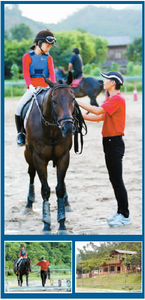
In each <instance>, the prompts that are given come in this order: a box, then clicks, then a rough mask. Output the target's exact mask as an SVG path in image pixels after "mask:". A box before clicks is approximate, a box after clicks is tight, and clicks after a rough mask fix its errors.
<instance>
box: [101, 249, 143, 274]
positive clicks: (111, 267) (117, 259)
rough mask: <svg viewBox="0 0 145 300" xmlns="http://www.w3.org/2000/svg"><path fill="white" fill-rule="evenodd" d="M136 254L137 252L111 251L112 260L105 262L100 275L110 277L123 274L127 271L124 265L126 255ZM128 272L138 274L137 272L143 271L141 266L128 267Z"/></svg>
mask: <svg viewBox="0 0 145 300" xmlns="http://www.w3.org/2000/svg"><path fill="white" fill-rule="evenodd" d="M133 254H136V252H135V251H126V252H125V250H117V249H114V250H113V251H111V254H110V256H111V257H112V260H110V261H108V262H104V263H103V264H102V266H101V268H100V269H99V270H98V275H107V274H108V275H110V274H118V273H123V272H124V271H125V265H124V264H123V262H124V260H125V255H127V256H128V255H133ZM126 269H127V272H128V273H132V272H136V271H137V270H141V266H140V265H137V266H136V265H129V264H128V265H127V266H126Z"/></svg>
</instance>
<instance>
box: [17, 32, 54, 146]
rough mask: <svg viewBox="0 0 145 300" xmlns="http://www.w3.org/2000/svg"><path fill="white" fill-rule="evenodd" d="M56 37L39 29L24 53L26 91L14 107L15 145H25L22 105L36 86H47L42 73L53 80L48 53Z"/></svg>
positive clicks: (52, 69)
mask: <svg viewBox="0 0 145 300" xmlns="http://www.w3.org/2000/svg"><path fill="white" fill-rule="evenodd" d="M55 43H56V38H55V37H54V34H53V33H52V32H51V31H50V30H49V29H45V30H41V31H39V32H38V33H37V35H36V37H35V39H34V44H33V45H32V46H31V47H29V48H30V49H31V50H30V51H28V52H27V53H25V54H24V56H23V60H22V64H23V76H24V79H25V82H26V85H27V91H26V93H25V94H24V95H23V96H22V98H21V99H20V101H19V103H18V104H17V107H16V112H15V123H16V128H17V132H18V135H17V145H18V146H24V145H25V134H24V133H23V130H22V124H21V111H22V108H23V106H24V105H25V104H26V103H27V101H28V100H30V99H31V97H32V95H33V93H34V92H35V88H36V87H38V86H39V87H47V86H48V84H47V83H46V82H45V81H44V78H43V75H45V77H47V78H48V79H51V81H53V82H55V81H56V80H55V71H54V65H53V58H52V57H51V56H50V55H49V50H50V48H51V46H55Z"/></svg>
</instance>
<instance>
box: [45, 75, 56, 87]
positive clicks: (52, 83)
mask: <svg viewBox="0 0 145 300" xmlns="http://www.w3.org/2000/svg"><path fill="white" fill-rule="evenodd" d="M42 76H43V78H44V80H45V82H46V83H47V84H48V85H49V86H50V87H51V88H53V87H54V86H55V83H54V82H52V81H51V80H49V79H48V78H46V77H45V76H44V75H43V74H42Z"/></svg>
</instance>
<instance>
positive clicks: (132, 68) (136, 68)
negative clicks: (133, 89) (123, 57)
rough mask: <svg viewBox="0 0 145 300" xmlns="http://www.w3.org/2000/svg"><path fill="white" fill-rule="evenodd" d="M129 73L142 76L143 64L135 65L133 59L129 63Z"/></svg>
mask: <svg viewBox="0 0 145 300" xmlns="http://www.w3.org/2000/svg"><path fill="white" fill-rule="evenodd" d="M127 75H128V76H142V66H141V65H135V64H134V63H133V62H132V61H129V62H128V64H127Z"/></svg>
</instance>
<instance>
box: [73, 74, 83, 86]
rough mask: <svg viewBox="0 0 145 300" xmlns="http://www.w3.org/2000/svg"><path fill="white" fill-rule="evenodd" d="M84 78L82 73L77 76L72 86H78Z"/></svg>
mask: <svg viewBox="0 0 145 300" xmlns="http://www.w3.org/2000/svg"><path fill="white" fill-rule="evenodd" d="M82 79H83V76H82V75H80V76H79V77H78V78H75V79H74V80H73V82H72V84H71V87H77V86H78V85H79V84H80V82H81V81H82Z"/></svg>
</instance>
